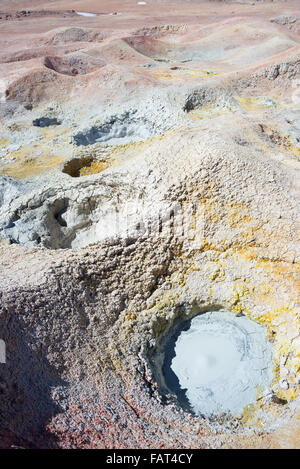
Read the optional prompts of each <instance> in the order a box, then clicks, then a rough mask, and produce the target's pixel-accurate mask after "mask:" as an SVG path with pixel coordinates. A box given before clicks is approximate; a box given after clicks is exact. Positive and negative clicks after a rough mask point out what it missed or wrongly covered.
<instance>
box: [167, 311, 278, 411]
mask: <svg viewBox="0 0 300 469" xmlns="http://www.w3.org/2000/svg"><path fill="white" fill-rule="evenodd" d="M271 365H272V347H271V345H270V344H269V343H268V342H267V340H266V337H265V331H264V329H263V328H262V327H261V326H259V325H258V324H256V323H255V322H253V321H251V320H250V319H248V318H247V317H245V316H236V315H234V314H233V313H230V312H227V311H217V312H208V313H205V314H202V315H200V316H197V317H195V318H194V319H192V320H191V321H189V322H187V323H186V324H185V326H184V329H183V330H182V329H181V331H178V332H177V333H176V334H175V335H174V336H173V337H172V338H171V340H170V341H169V343H168V345H167V352H166V355H165V363H164V374H165V378H166V383H167V385H168V386H169V388H171V389H172V391H173V392H175V393H176V394H177V396H178V399H179V401H180V402H182V403H185V405H189V406H190V408H191V410H192V411H193V412H194V413H195V414H197V415H202V416H205V417H210V416H213V415H220V414H224V413H225V414H230V415H232V416H237V415H239V414H241V413H242V412H243V409H244V408H245V407H246V406H247V405H249V404H252V403H254V402H255V401H256V399H257V398H258V395H259V394H261V395H266V394H267V393H268V392H269V391H268V388H269V385H270V382H271ZM184 401H185V402H184ZM187 401H188V402H187Z"/></svg>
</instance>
